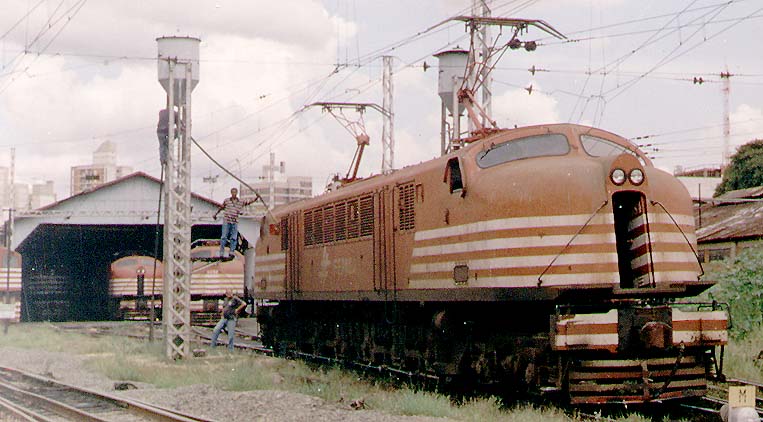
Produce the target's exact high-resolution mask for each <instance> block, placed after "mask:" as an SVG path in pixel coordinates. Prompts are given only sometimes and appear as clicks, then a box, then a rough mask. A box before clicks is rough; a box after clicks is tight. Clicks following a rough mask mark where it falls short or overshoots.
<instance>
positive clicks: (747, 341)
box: [724, 324, 763, 382]
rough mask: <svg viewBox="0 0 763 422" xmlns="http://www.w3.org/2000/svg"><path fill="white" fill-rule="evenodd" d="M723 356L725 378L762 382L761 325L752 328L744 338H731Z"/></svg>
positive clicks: (762, 351) (762, 352)
mask: <svg viewBox="0 0 763 422" xmlns="http://www.w3.org/2000/svg"><path fill="white" fill-rule="evenodd" d="M725 355H726V356H725V359H724V362H725V364H724V365H725V368H724V372H725V373H726V376H729V377H733V378H742V379H746V380H752V381H758V382H761V381H763V324H758V325H757V326H754V327H753V329H752V330H750V331H748V332H747V333H746V335H744V336H739V337H736V338H734V337H732V338H731V340H730V341H729V345H728V346H726V353H725Z"/></svg>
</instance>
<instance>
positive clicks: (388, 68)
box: [381, 56, 395, 173]
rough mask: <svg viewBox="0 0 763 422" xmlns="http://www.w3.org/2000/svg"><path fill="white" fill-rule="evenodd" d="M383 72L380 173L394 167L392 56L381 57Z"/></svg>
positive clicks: (387, 171) (389, 170)
mask: <svg viewBox="0 0 763 422" xmlns="http://www.w3.org/2000/svg"><path fill="white" fill-rule="evenodd" d="M382 60H383V62H384V71H383V72H384V73H383V74H382V88H383V90H384V97H383V98H382V109H384V111H385V112H384V113H382V116H383V123H384V124H383V128H382V168H381V171H382V173H389V172H391V171H392V170H393V169H394V168H395V121H394V120H395V113H394V112H393V111H392V101H393V100H392V95H393V92H394V88H393V85H392V56H384V57H382Z"/></svg>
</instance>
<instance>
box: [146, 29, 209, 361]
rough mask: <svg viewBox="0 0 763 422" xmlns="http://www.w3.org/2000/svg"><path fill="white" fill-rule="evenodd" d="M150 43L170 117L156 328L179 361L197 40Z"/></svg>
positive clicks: (184, 323)
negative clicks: (159, 315) (159, 310)
mask: <svg viewBox="0 0 763 422" xmlns="http://www.w3.org/2000/svg"><path fill="white" fill-rule="evenodd" d="M156 42H157V44H158V50H159V54H158V58H157V63H158V71H159V83H160V84H161V85H162V88H164V90H165V91H166V92H167V105H166V107H167V110H168V111H169V116H170V117H169V120H170V124H169V125H168V126H169V131H168V132H169V133H168V142H167V143H168V145H167V150H168V154H167V160H166V162H165V163H164V165H163V168H162V170H163V173H164V177H165V179H164V181H165V182H164V186H165V188H164V199H165V201H164V251H163V252H164V292H163V296H162V297H163V303H162V325H163V327H164V343H165V352H166V355H167V357H168V358H171V359H182V358H185V357H186V356H190V347H191V343H190V341H191V338H190V337H191V91H193V89H194V88H195V87H196V85H197V84H198V83H199V43H200V40H199V39H198V38H192V37H160V38H157V39H156ZM173 116H174V117H173ZM173 120H174V122H175V123H176V124H174V123H173V122H172V121H173Z"/></svg>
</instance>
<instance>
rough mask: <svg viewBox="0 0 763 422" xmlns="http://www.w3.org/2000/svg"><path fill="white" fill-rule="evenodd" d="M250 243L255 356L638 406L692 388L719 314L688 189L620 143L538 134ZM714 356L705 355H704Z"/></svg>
mask: <svg viewBox="0 0 763 422" xmlns="http://www.w3.org/2000/svg"><path fill="white" fill-rule="evenodd" d="M270 218H271V219H269V220H265V221H264V222H263V225H262V230H261V233H260V239H259V241H258V243H257V245H256V258H255V263H256V266H255V279H254V280H255V283H254V284H255V285H254V287H255V289H254V296H255V298H257V299H265V300H269V301H277V303H278V304H277V305H276V306H266V307H260V308H259V309H258V319H259V322H260V324H261V335H262V338H263V341H264V342H265V344H266V345H269V346H271V347H273V348H274V350H275V351H276V352H277V353H280V354H299V355H308V356H320V357H323V358H330V359H336V360H339V361H347V362H353V363H357V364H362V365H369V366H375V367H386V368H393V369H395V370H400V371H404V372H406V373H411V374H418V375H422V376H426V377H435V378H437V379H440V380H445V381H448V382H449V383H450V384H451V385H455V386H459V385H460V386H463V387H464V388H470V386H473V385H477V384H484V385H490V386H492V387H493V388H498V389H500V390H501V391H506V392H511V391H537V392H545V393H551V392H555V393H557V394H561V395H563V396H564V397H565V399H566V400H568V401H569V402H571V403H609V402H617V403H643V402H650V401H656V400H666V399H673V398H682V397H690V396H700V395H703V394H704V393H705V391H706V384H707V379H708V378H712V377H715V376H718V375H720V368H722V363H721V360H722V359H721V358H716V356H717V355H720V356H722V348H723V346H724V345H725V343H726V341H727V331H726V324H727V314H726V311H725V310H723V309H721V308H720V307H718V306H716V305H714V304H711V305H707V306H705V307H703V306H704V305H702V304H698V305H686V304H681V305H679V304H678V303H676V302H677V299H680V298H688V297H692V296H695V295H697V294H699V293H700V292H702V291H704V290H705V289H707V288H709V287H710V286H711V285H712V283H710V282H707V281H701V280H700V278H699V276H700V275H701V273H702V269H701V266H700V264H699V262H698V260H697V258H696V253H695V251H696V238H695V232H694V219H693V216H692V203H691V198H690V197H689V195H688V193H687V191H686V189H685V188H684V187H683V186H682V185H681V183H680V182H679V181H678V180H677V179H675V178H674V177H673V176H671V175H670V174H668V173H665V172H663V171H661V170H659V169H657V168H655V167H654V166H653V165H652V163H651V162H650V160H649V158H648V157H647V156H646V155H645V154H644V153H643V152H641V151H640V150H639V149H638V148H637V147H636V146H635V145H633V144H632V143H631V142H629V141H628V140H626V139H624V138H622V137H620V136H617V135H615V134H612V133H609V132H606V131H604V130H600V129H596V128H592V127H585V126H579V125H573V124H554V125H540V126H532V127H523V128H517V129H508V130H496V131H493V132H492V133H490V134H488V135H487V136H484V137H482V138H481V139H476V140H474V141H473V142H471V143H470V144H468V145H467V146H466V147H464V148H462V149H459V150H456V151H454V152H453V153H451V154H449V155H445V156H442V157H440V158H437V159H434V160H431V161H428V162H424V163H421V164H418V165H414V166H410V167H406V168H403V169H401V170H397V171H395V172H393V173H391V174H388V175H379V176H375V177H371V178H368V179H365V180H361V181H356V182H353V183H348V184H346V185H344V186H343V187H341V188H340V189H338V190H336V191H333V192H330V193H326V194H324V195H321V196H319V197H316V198H313V199H310V200H306V201H302V202H298V203H295V204H289V205H285V206H282V207H279V208H276V209H274V210H273V212H272V217H270ZM716 348H718V349H720V350H716Z"/></svg>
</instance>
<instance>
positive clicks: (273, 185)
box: [239, 153, 313, 215]
mask: <svg viewBox="0 0 763 422" xmlns="http://www.w3.org/2000/svg"><path fill="white" fill-rule="evenodd" d="M249 184H250V185H251V187H252V188H254V190H256V191H257V192H258V193H259V194H260V195H261V196H262V198H263V199H264V200H265V202H267V203H268V205H269V206H270V208H274V207H277V206H279V205H284V204H288V203H290V202H294V201H299V200H302V199H307V198H311V197H312V196H313V179H312V177H309V176H287V175H286V163H285V162H283V161H281V162H280V163H278V164H276V163H275V154H273V153H271V154H270V164H265V165H263V166H262V175H261V176H260V178H259V180H257V181H256V182H252V183H249ZM239 191H240V196H241V198H243V199H246V200H249V199H252V198H254V197H255V195H254V192H252V190H251V189H249V188H247V187H246V186H241V188H240V189H239ZM250 211H251V212H253V213H254V214H255V215H260V214H264V213H265V207H264V206H263V205H262V203H261V202H259V201H257V202H255V203H254V204H252V205H251V206H250Z"/></svg>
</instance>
